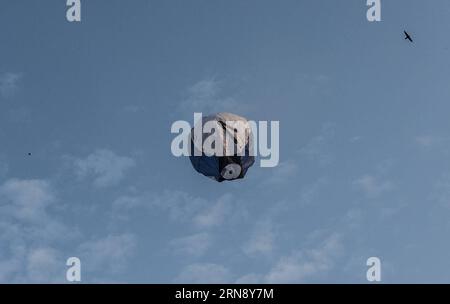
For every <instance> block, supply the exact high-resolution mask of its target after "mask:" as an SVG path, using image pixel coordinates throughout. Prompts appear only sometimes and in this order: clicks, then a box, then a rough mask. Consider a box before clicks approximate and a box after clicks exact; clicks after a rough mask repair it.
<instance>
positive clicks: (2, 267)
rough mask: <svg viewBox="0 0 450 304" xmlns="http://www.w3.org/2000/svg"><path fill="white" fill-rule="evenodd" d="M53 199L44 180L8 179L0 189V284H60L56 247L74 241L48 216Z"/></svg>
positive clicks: (73, 231) (69, 231) (72, 233)
mask: <svg viewBox="0 0 450 304" xmlns="http://www.w3.org/2000/svg"><path fill="white" fill-rule="evenodd" d="M56 202H57V199H56V196H55V193H54V190H53V187H52V186H51V184H50V183H49V182H47V181H45V180H20V179H10V180H7V181H6V182H5V183H4V184H3V185H1V186H0V243H1V244H2V245H1V246H0V282H19V283H20V282H34V283H51V282H62V281H63V280H64V276H63V273H64V272H63V268H61V265H64V263H63V262H62V261H61V253H60V251H59V250H58V249H57V248H55V247H54V246H56V244H58V243H60V242H64V241H70V240H73V239H74V238H76V236H77V230H76V229H69V228H68V227H67V226H66V225H65V224H64V223H63V222H62V221H59V220H58V219H57V218H55V216H53V215H52V211H51V210H52V208H53V206H54V205H55V204H56Z"/></svg>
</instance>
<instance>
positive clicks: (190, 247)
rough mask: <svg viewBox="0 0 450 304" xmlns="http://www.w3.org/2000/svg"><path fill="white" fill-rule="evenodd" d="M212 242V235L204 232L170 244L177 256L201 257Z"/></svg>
mask: <svg viewBox="0 0 450 304" xmlns="http://www.w3.org/2000/svg"><path fill="white" fill-rule="evenodd" d="M211 242H212V238H211V235H210V234H208V233H205V232H202V233H197V234H193V235H189V236H186V237H182V238H178V239H174V240H172V241H171V242H170V247H171V248H172V249H173V251H174V252H175V254H179V255H189V256H194V257H200V256H202V255H203V254H204V253H205V252H206V251H207V250H208V249H209V247H210V246H211Z"/></svg>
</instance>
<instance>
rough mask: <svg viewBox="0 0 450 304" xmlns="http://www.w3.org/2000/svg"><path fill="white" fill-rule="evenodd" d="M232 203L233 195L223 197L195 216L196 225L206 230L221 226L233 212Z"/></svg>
mask: <svg viewBox="0 0 450 304" xmlns="http://www.w3.org/2000/svg"><path fill="white" fill-rule="evenodd" d="M232 201H233V196H232V195H230V194H226V195H223V196H222V197H220V198H219V199H218V200H217V202H216V203H215V204H214V205H212V206H211V207H209V208H208V209H206V210H205V211H203V212H201V213H200V214H198V215H197V216H195V217H194V223H195V224H196V225H197V226H199V227H204V228H208V227H214V226H220V225H221V224H222V223H223V222H224V220H225V218H226V216H227V215H229V214H230V213H231V212H232Z"/></svg>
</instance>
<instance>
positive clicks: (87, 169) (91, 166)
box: [74, 149, 136, 187]
mask: <svg viewBox="0 0 450 304" xmlns="http://www.w3.org/2000/svg"><path fill="white" fill-rule="evenodd" d="M74 165H75V170H76V174H77V175H78V177H80V178H85V177H88V176H91V177H93V178H94V186H96V187H109V186H114V185H117V184H118V183H119V182H120V181H121V180H122V179H123V178H124V176H125V173H126V172H127V171H128V170H130V169H131V168H133V167H134V166H135V165H136V164H135V161H134V160H133V159H132V158H130V157H125V156H118V155H116V154H115V153H114V152H113V151H110V150H105V149H100V150H97V151H95V152H94V153H92V154H90V155H89V156H88V157H87V158H85V159H76V160H75V161H74Z"/></svg>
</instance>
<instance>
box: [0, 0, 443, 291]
mask: <svg viewBox="0 0 450 304" xmlns="http://www.w3.org/2000/svg"><path fill="white" fill-rule="evenodd" d="M129 2H130V3H127V4H125V3H124V2H123V1H118V0H110V1H82V22H81V23H78V24H75V23H69V22H67V21H66V19H65V12H66V6H65V1H56V0H48V1H45V3H42V1H41V2H37V1H33V2H31V1H24V0H15V1H3V3H2V4H1V9H0V33H1V35H0V37H1V38H0V39H1V40H0V41H1V43H0V44H1V47H0V58H1V61H0V62H1V64H0V282H22V283H31V282H64V281H65V272H66V269H67V267H66V266H65V261H66V259H67V258H68V257H71V256H76V257H79V258H80V259H81V262H82V281H83V282H85V283H97V282H130V283H173V282H182V283H221V282H226V283H233V282H252V283H347V282H356V283H365V282H366V270H367V266H366V260H367V259H368V258H369V257H371V256H376V257H379V258H380V259H381V262H382V281H383V282H385V283H408V282H414V283H417V282H427V283H431V282H437V283H439V282H449V281H450V274H449V273H448V270H449V269H450V261H449V260H448V256H449V253H450V243H449V242H448V234H449V232H450V221H449V218H450V174H449V169H450V162H449V156H450V134H449V127H450V125H449V119H448V113H449V111H450V105H449V97H450V86H449V85H448V79H449V77H450V61H449V60H448V58H449V56H450V49H449V47H450V41H449V40H448V39H447V38H446V35H447V33H448V31H449V30H450V21H449V20H450V19H449V18H448V15H449V14H450V3H449V2H448V1H444V0H435V1H430V3H425V2H424V1H418V0H414V1H412V0H408V1H406V0H401V1H400V0H398V1H382V22H379V23H369V22H367V20H366V10H367V7H366V5H365V1H363V0H348V1H345V3H344V2H342V3H341V2H339V3H338V2H337V1H330V0H328V1H325V0H321V1H298V0H297V1H276V2H275V1H268V0H263V1H197V0H190V1H144V0H133V1H129ZM431 2H432V3H431ZM404 29H406V30H408V31H409V32H410V33H411V34H412V35H413V38H414V39H415V43H414V44H410V43H408V42H406V41H404V40H403V30H404ZM194 111H197V112H204V113H208V114H209V113H213V112H218V111H229V112H233V113H236V114H238V115H242V116H245V117H247V118H249V119H251V120H256V121H259V120H268V121H272V120H277V121H280V155H281V156H280V164H279V166H278V167H276V168H260V167H259V166H257V165H255V166H254V167H252V168H251V169H250V170H249V172H248V175H247V177H246V178H245V179H244V180H240V181H235V182H231V183H220V184H219V183H215V182H213V181H211V180H209V179H207V178H205V177H203V176H201V175H199V174H197V173H196V172H195V171H194V170H193V168H192V167H191V165H190V162H189V160H188V159H186V158H175V157H173V156H172V154H171V152H170V143H171V141H172V139H173V138H174V135H173V134H171V133H170V126H171V124H172V123H173V122H174V121H175V120H179V119H186V120H188V121H191V122H192V120H193V113H194ZM28 153H32V155H31V156H29V155H28Z"/></svg>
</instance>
